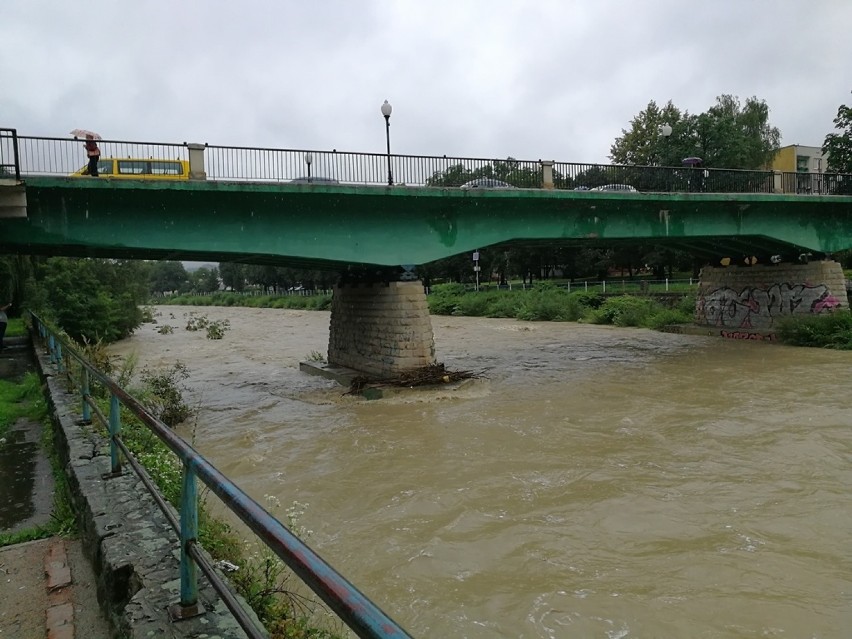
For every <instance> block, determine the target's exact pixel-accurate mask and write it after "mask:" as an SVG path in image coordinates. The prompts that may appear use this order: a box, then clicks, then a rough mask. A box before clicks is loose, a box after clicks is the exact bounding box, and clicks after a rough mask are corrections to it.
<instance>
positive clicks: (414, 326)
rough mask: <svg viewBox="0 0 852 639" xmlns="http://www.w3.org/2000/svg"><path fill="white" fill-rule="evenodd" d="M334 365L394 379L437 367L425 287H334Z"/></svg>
mask: <svg viewBox="0 0 852 639" xmlns="http://www.w3.org/2000/svg"><path fill="white" fill-rule="evenodd" d="M328 363H329V364H332V365H337V366H345V367H347V368H352V369H355V370H357V371H361V372H364V373H365V374H367V375H371V376H376V377H392V376H394V375H398V374H399V373H401V372H404V371H410V370H414V369H417V368H422V367H424V366H430V365H432V364H434V363H435V340H434V336H433V333H432V322H431V320H430V318H429V306H428V304H427V303H426V293H425V292H424V290H423V284H422V283H421V282H419V281H416V282H377V283H351V284H350V283H346V284H339V285H337V286H335V287H334V296H333V297H332V302H331V325H330V329H329V341H328Z"/></svg>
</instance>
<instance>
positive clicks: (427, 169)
mask: <svg viewBox="0 0 852 639" xmlns="http://www.w3.org/2000/svg"><path fill="white" fill-rule="evenodd" d="M9 130H10V131H13V130H11V129H9ZM16 139H17V145H16V147H19V151H20V153H19V155H20V162H19V163H18V161H17V160H16V165H18V164H19V166H20V174H21V175H22V176H24V177H26V176H28V175H32V176H38V175H54V176H56V175H58V176H69V175H71V174H73V173H75V172H77V171H79V170H80V169H82V168H83V167H84V166H85V165H86V162H87V158H86V155H85V151H84V149H83V145H82V141H81V140H78V139H76V138H70V139H69V138H49V137H31V136H17V138H16ZM98 146H99V147H100V150H101V159H104V158H117V159H127V160H129V159H149V160H182V161H185V162H188V163H189V166H190V170H189V172H188V174H185V175H184V176H182V177H184V178H192V179H211V180H227V181H246V182H248V181H250V182H295V183H299V184H314V185H334V184H348V185H386V186H387V185H388V182H389V179H388V178H389V177H390V178H391V180H390V181H391V182H392V184H391V186H394V185H395V186H400V187H402V186H425V187H430V186H431V187H440V188H453V187H460V186H462V185H463V184H465V183H466V182H469V181H471V180H475V179H483V178H484V179H489V180H499V181H500V182H503V183H505V184H506V185H507V186H511V187H515V188H529V189H539V188H548V189H552V188H555V189H574V190H588V189H596V188H598V187H604V186H609V187H611V188H609V189H607V190H622V192H628V191H630V190H636V191H640V192H656V193H690V192H696V193H702V192H703V193H785V194H816V195H850V194H852V174H840V173H782V172H779V171H772V170H756V171H752V170H739V169H715V168H703V167H689V166H680V167H664V166H633V165H617V164H584V163H574V162H554V161H544V160H518V159H515V158H506V159H489V158H462V157H450V156H416V155H397V154H383V153H353V152H345V151H337V150H336V149H335V150H331V151H316V150H304V149H303V150H299V149H276V148H256V147H237V146H219V145H208V144H190V143H187V142H183V143H159V142H131V141H123V140H98ZM0 148H2V145H0ZM128 164H129V165H130V164H132V163H128ZM137 164H138V163H136V164H134V165H133V166H132V167H131V166H129V168H128V170H129V171H130V173H128V174H127V175H117V176H113V177H126V178H145V177H148V178H150V177H152V176H144V175H139V174H138V173H137V171H138V170H139V167H138V166H137ZM389 169H390V170H389ZM117 171H118V173H119V174H120V173H121V164H120V163H119V164H118V167H117ZM389 173H390V176H389V175H388V174H389ZM619 185H620V186H621V187H622V188H621V189H619V188H612V187H618V186H619ZM490 186H491V187H493V184H492V185H490Z"/></svg>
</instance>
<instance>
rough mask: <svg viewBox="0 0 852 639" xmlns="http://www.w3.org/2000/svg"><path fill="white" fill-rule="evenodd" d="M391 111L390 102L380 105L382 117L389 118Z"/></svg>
mask: <svg viewBox="0 0 852 639" xmlns="http://www.w3.org/2000/svg"><path fill="white" fill-rule="evenodd" d="M391 111H393V107H392V106H391V105H390V102H388V101H387V100H385V101H384V104H382V115H383V116H385V117H386V118H389V117H390V115H391Z"/></svg>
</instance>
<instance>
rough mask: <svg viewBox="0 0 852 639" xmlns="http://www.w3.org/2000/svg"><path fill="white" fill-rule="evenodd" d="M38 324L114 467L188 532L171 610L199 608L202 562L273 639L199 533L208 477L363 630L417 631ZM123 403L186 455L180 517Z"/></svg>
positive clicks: (230, 603) (248, 624)
mask: <svg viewBox="0 0 852 639" xmlns="http://www.w3.org/2000/svg"><path fill="white" fill-rule="evenodd" d="M33 324H34V327H35V328H36V330H37V332H38V336H39V337H40V338H41V339H42V340H43V342H44V344H45V345H46V346H47V348H48V351H49V354H50V363H51V364H52V365H54V366H55V367H56V372H57V373H63V374H65V375H66V376H67V377H68V380H69V382H71V383H72V385H76V387H77V391H78V392H79V394H80V399H81V406H82V418H83V421H85V422H88V421H90V420H91V418H92V417H93V416H94V417H95V418H97V419H98V421H99V422H100V423H101V424H102V425H103V426H104V427H105V428H106V429H107V430H108V431H109V442H110V459H111V472H112V473H113V474H116V473H120V472H122V467H123V465H124V463H123V462H124V461H126V462H127V463H128V464H129V465H130V467H131V468H132V470H133V471H134V472H135V473H136V474H137V475H138V476H139V478H140V479H141V480H142V483H143V484H144V485H145V487H146V488H147V489H148V491H149V492H150V493H151V495H152V497H153V498H154V501H155V502H156V503H157V505H158V506H159V507H160V509H161V510H162V511H163V514H164V515H165V517H166V519H167V520H168V521H169V523H170V524H171V526H172V528H174V530H175V532H176V533H177V534H178V535H179V536H180V542H181V544H180V546H181V555H180V581H181V586H180V602H176V603H175V605H174V606H172V607H170V613H172V614H173V616H174V617H175V618H178V619H179V618H180V617H181V614H182V611H183V614H190V615H191V614H193V611H196V610H197V609H198V606H199V603H198V583H197V578H198V575H197V570H198V569H199V568H200V569H201V571H202V572H203V573H204V575H205V576H206V577H207V579H208V581H209V582H210V584H211V586H213V588H214V589H215V590H216V592H217V593H218V594H219V596H220V597H221V598H222V601H223V602H224V603H225V605H226V606H227V607H228V609H229V610H230V611H231V613H232V614H233V615H234V619H235V620H236V621H237V622H238V623H239V624H240V626H241V627H242V628H243V630H245V632H246V634H247V635H248V636H249V637H251V639H265V638H266V637H267V634H266V632H265V630H263V629H261V628H258V627H257V626H256V625H255V623H254V622H253V621H252V620H251V617H250V615H249V614H247V611H246V610H244V609H243V608H242V606H241V605H240V602H239V601H238V600H237V599H236V597H234V595H233V593H232V592H231V590H230V588H229V587H228V586H227V585H226V584H225V583H224V582H223V581H222V578H221V577H220V576H219V575H218V573H217V572H216V570H214V566H213V565H212V563H211V562H210V560H209V559H208V556H207V555H206V553H204V552H203V550H202V548H201V545H200V541H199V539H198V488H197V479H200V480H201V481H202V482H203V483H204V484H205V485H206V486H207V487H208V488H209V489H210V490H211V492H212V493H213V494H215V495H216V496H218V497H219V498H220V499H221V500H222V502H223V503H224V505H225V506H226V507H227V508H228V509H229V510H230V511H231V512H233V513H234V514H235V515H236V516H237V517H239V518H240V520H241V521H242V522H243V523H245V524H246V526H248V528H249V529H250V530H251V531H252V532H253V533H254V534H255V535H257V537H258V539H259V540H260V541H261V542H262V543H263V544H265V545H266V546H267V547H268V548H269V549H270V550H271V551H272V552H274V553H275V554H276V555H277V556H278V557H279V558H280V559H281V561H283V562H284V563H285V564H286V565H287V566H289V567H290V569H291V570H292V571H293V572H294V573H295V574H296V575H298V576H299V577H300V578H301V579H302V580H303V581H304V582H305V584H307V585H308V586H309V587H310V588H311V590H313V591H314V592H315V593H316V594H317V595H318V596H319V597H320V598H321V599H322V600H323V601H324V602H325V603H326V604H327V605H328V606H329V607H330V608H331V609H332V610H333V611H334V612H335V613H336V614H337V615H338V616H339V617H340V619H341V620H342V621H343V622H344V623H345V624H346V625H347V626H348V627H349V628H350V629H351V630H352V631H353V632H354V633H355V634H356V635H357V636H359V637H363V638H370V639H379V638H386V639H389V638H402V637H410V635H409V634H408V633H406V632H405V630H403V629H402V628H401V627H400V626H399V625H397V624H396V622H394V621H393V620H392V619H391V618H390V617H388V616H387V615H386V614H385V613H384V612H382V611H381V610H380V609H379V608H378V607H377V606H376V605H375V604H374V603H373V602H372V601H370V600H369V599H367V597H366V596H364V595H363V594H362V593H361V592H360V591H359V590H358V589H356V588H355V586H353V585H352V584H350V583H349V582H348V581H347V580H346V579H345V578H344V577H343V576H342V575H340V574H339V573H337V572H336V571H335V570H334V569H333V568H332V567H331V566H329V565H328V564H327V563H326V562H325V561H324V560H323V559H322V558H321V557H320V556H319V555H317V554H316V553H315V552H314V551H313V550H312V549H311V548H310V547H308V546H307V545H306V544H305V543H304V542H302V540H301V539H299V538H298V537H297V536H296V535H295V534H293V533H292V532H291V531H290V530H289V529H288V528H287V527H286V526H284V524H282V523H281V522H279V521H278V520H277V519H275V518H274V517H273V516H272V515H270V514H269V513H268V512H267V511H266V510H265V509H264V508H263V507H262V506H261V505H260V504H258V503H257V502H256V501H254V500H253V499H252V498H251V497H249V496H248V495H246V494H245V493H244V492H243V491H242V490H241V489H240V488H239V487H237V486H236V485H235V484H234V483H233V482H231V480H230V479H228V478H227V477H225V476H224V475H223V474H222V473H221V472H220V471H219V470H218V469H217V468H216V467H215V466H213V465H212V464H211V463H210V462H209V461H207V459H205V458H204V457H202V456H201V455H200V454H199V453H198V452H197V451H195V449H193V448H192V447H191V446H190V445H189V444H187V443H186V442H185V441H184V440H183V439H181V438H180V437H179V436H178V435H177V434H176V433H175V432H174V431H173V430H172V429H171V428H169V427H168V426H166V425H165V424H164V423H162V422H161V421H160V420H158V419H157V418H155V417H154V416H152V415H151V414H150V413H149V412H148V410H146V409H145V407H144V406H143V405H142V404H141V403H140V402H139V400H137V399H136V398H134V397H133V396H131V395H130V394H129V393H127V391H125V390H124V389H123V388H121V387H120V386H119V385H118V384H116V383H115V382H114V381H113V380H112V379H110V378H109V377H107V376H106V375H105V374H104V373H103V372H101V371H100V370H99V369H98V368H96V367H95V366H94V365H93V364H92V363H91V362H89V361H88V360H87V359H86V358H85V357H83V355H81V354H80V353H79V352H78V351H77V350H76V348H74V347H73V346H72V345H71V344H70V343H69V342H68V341H67V340H66V339H65V338H63V337H62V336H61V335H60V334H59V333H58V332H57V331H55V330H54V329H53V328H52V327H51V326H50V325H48V324H47V323H45V322H44V321H43V320H42V319H41V318H39V317H38V316H36V315H33ZM90 384H99V385H100V386H101V387H102V388H103V390H104V391H105V392H106V393H107V394H108V395H109V396H110V408H109V412H108V414H106V415H105V414H104V413H103V412H102V411H101V409H100V407H99V405H98V404H97V403H96V402H95V401H94V398H93V395H92V393H91V390H90ZM121 405H124V406H125V408H126V409H127V410H129V411H130V412H131V413H132V414H134V415H135V416H136V417H137V418H138V419H139V421H140V422H142V424H144V425H145V426H146V427H147V428H148V429H149V430H150V431H151V432H152V433H153V434H154V435H155V436H156V437H157V438H159V439H160V441H162V442H163V444H165V445H166V446H167V447H168V448H169V449H170V450H171V451H172V453H174V454H175V455H176V456H177V458H178V460H179V461H180V463H181V465H182V467H183V490H182V495H181V506H180V513H179V517H177V516H176V515H175V513H174V512H173V510H172V508H171V507H170V506H169V505H168V503H167V502H166V501H165V499H164V498H163V497H162V496H161V495H160V493H159V491H158V490H157V488H156V486H155V484H154V483H153V481H152V480H151V478H150V477H149V476H148V473H147V472H146V471H145V469H144V468H143V467H142V465H141V464H140V463H139V462H138V461H137V460H136V459H135V457H134V456H133V454H132V453H131V452H130V450H128V448H127V447H126V446H125V444H124V442H123V440H122V437H121ZM173 609H174V610H173Z"/></svg>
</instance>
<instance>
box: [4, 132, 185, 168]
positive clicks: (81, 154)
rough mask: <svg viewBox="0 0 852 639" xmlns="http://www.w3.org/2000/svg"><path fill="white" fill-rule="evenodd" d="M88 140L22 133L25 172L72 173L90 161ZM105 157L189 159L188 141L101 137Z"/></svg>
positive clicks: (20, 145) (99, 142)
mask: <svg viewBox="0 0 852 639" xmlns="http://www.w3.org/2000/svg"><path fill="white" fill-rule="evenodd" d="M83 142H84V140H80V139H77V138H41V137H30V136H18V145H19V148H20V165H21V173H22V174H23V175H25V176H26V175H63V176H67V175H71V174H72V173H75V172H77V171H79V170H80V169H82V168H84V167H85V166H86V165H87V164H88V161H89V159H88V157H87V156H86V150H85V149H84V148H83ZM96 142H97V144H98V148H99V149H100V151H101V158H102V159H104V158H122V159H128V158H133V159H149V160H188V159H189V151H188V148H187V145H186V144H185V143H183V144H174V143H160V142H128V141H124V140H97V141H96Z"/></svg>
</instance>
